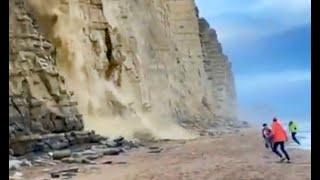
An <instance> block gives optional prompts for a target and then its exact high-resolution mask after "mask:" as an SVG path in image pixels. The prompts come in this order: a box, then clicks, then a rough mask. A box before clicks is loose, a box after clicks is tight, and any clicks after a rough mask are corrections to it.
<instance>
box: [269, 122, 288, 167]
mask: <svg viewBox="0 0 320 180" xmlns="http://www.w3.org/2000/svg"><path fill="white" fill-rule="evenodd" d="M272 134H273V138H272V141H273V152H274V153H275V154H277V155H278V156H279V157H280V158H281V160H280V162H283V161H284V160H285V159H287V163H290V157H289V154H288V153H287V151H286V150H285V148H284V144H285V142H286V141H288V136H287V133H286V131H285V129H284V128H283V126H282V125H281V124H280V122H279V121H278V119H277V118H273V123H272ZM279 145H280V149H281V151H282V153H283V154H284V155H285V157H286V158H283V156H282V154H281V153H280V152H279V151H278V150H277V149H278V146H279Z"/></svg>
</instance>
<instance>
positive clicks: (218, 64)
mask: <svg viewBox="0 0 320 180" xmlns="http://www.w3.org/2000/svg"><path fill="white" fill-rule="evenodd" d="M9 4H10V6H9V8H10V11H9V12H10V27H9V28H10V34H9V36H10V52H9V53H10V57H9V77H10V79H9V108H10V117H9V134H10V138H11V140H14V139H15V138H17V137H21V136H23V135H30V134H50V133H64V132H70V131H79V130H83V129H89V130H95V131H96V132H98V133H100V134H103V135H109V136H112V135H123V136H126V137H141V135H142V136H144V137H145V136H152V137H154V138H190V137H192V136H193V135H194V134H193V133H192V132H190V131H188V130H187V129H188V127H195V126H197V127H198V128H208V127H214V126H218V125H222V124H230V123H233V122H235V120H236V95H235V88H234V81H233V74H232V71H231V63H230V62H229V61H228V59H227V57H226V56H225V55H224V54H223V52H222V48H221V45H220V43H219V42H218V40H217V35H216V32H215V31H214V30H213V29H211V28H210V27H209V25H208V23H207V22H206V21H205V20H204V19H202V18H199V17H198V11H197V8H196V5H195V3H194V1H193V0H48V1H43V0H9ZM182 127H185V128H182Z"/></svg>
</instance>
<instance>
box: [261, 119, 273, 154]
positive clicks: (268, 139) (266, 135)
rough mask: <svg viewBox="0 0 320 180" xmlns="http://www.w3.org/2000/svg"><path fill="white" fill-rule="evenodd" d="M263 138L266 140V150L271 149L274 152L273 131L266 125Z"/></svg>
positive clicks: (263, 129)
mask: <svg viewBox="0 0 320 180" xmlns="http://www.w3.org/2000/svg"><path fill="white" fill-rule="evenodd" d="M261 133H262V137H263V139H264V144H265V147H266V148H269V147H270V149H271V150H272V130H271V129H270V128H269V127H268V125H267V124H266V123H264V124H263V125H262V131H261Z"/></svg>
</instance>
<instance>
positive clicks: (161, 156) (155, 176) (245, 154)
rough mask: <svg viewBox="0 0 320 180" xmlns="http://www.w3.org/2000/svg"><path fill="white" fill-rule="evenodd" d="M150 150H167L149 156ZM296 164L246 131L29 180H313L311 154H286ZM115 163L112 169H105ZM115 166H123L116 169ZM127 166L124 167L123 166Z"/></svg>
mask: <svg viewBox="0 0 320 180" xmlns="http://www.w3.org/2000/svg"><path fill="white" fill-rule="evenodd" d="M150 146H157V147H160V148H162V149H163V150H162V151H161V152H160V153H148V151H150V149H148V147H150ZM287 151H288V152H289V154H290V156H291V158H292V163H291V164H287V163H278V160H279V158H278V157H277V156H276V155H275V154H273V153H272V152H271V151H270V150H268V149H266V148H265V147H264V145H263V141H262V139H261V137H260V134H259V133H258V132H256V131H252V130H248V131H245V132H240V133H237V134H229V135H222V136H221V137H200V138H198V139H195V140H188V141H182V140H181V141H162V142H158V143H153V144H149V145H148V146H147V147H144V148H139V149H136V150H134V151H130V152H128V153H124V154H120V155H119V156H105V157H103V158H101V159H99V160H97V162H99V163H100V164H98V165H77V164H74V165H69V164H59V165H55V166H48V167H32V168H28V169H25V170H24V171H23V174H24V178H25V179H32V180H37V179H39V180H40V179H42V180H44V179H46V178H47V179H50V178H49V177H50V176H49V173H48V171H52V170H57V169H59V168H60V169H61V168H65V167H79V173H78V174H77V176H75V177H73V178H72V179H76V180H180V179H181V180H202V179H203V180H263V179H267V180H309V179H311V158H310V155H311V151H305V150H298V149H287ZM106 161H112V162H113V163H112V164H102V163H103V162H106ZM117 162H122V163H119V164H117ZM124 162H125V163H124Z"/></svg>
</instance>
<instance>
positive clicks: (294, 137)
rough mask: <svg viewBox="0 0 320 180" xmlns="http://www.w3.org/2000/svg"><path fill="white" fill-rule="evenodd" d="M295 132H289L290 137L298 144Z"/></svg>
mask: <svg viewBox="0 0 320 180" xmlns="http://www.w3.org/2000/svg"><path fill="white" fill-rule="evenodd" d="M296 134H297V133H296V132H293V133H291V136H292V139H293V140H294V142H296V143H297V144H299V145H300V142H299V141H298V139H297V138H296Z"/></svg>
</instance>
